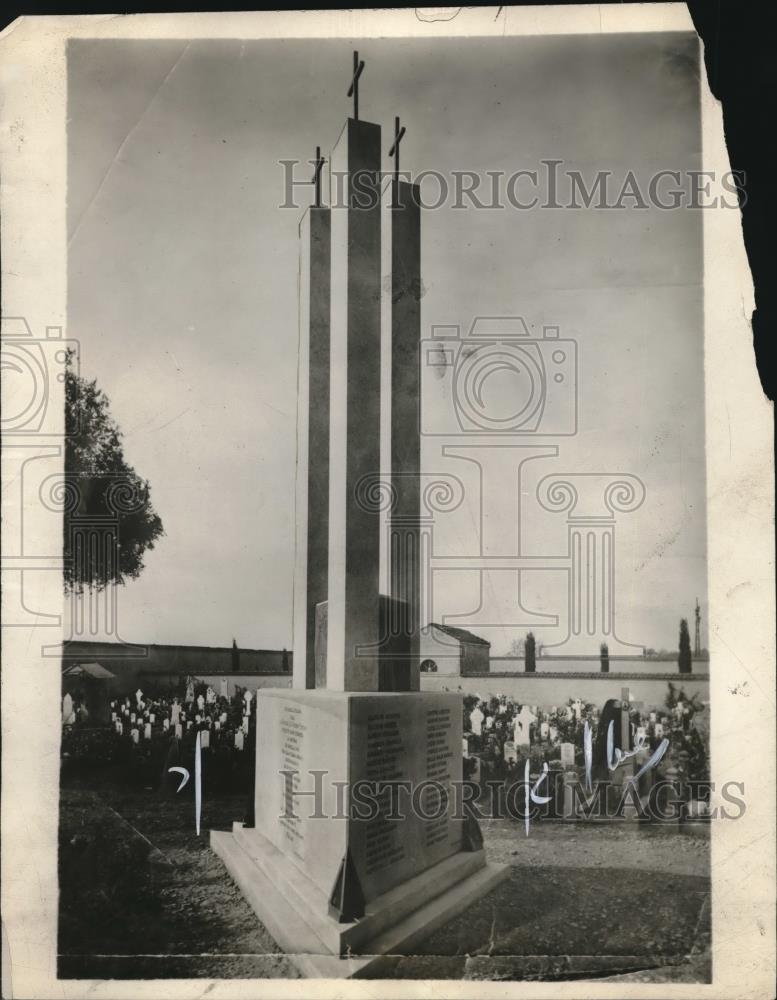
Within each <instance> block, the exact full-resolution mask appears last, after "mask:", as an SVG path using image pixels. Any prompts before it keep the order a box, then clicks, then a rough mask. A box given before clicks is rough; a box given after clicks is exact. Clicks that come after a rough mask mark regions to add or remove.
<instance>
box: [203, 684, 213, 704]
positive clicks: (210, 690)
mask: <svg viewBox="0 0 777 1000" xmlns="http://www.w3.org/2000/svg"><path fill="white" fill-rule="evenodd" d="M215 700H216V692H215V691H214V690H213V688H212V687H211V686H210V684H209V685H208V689H207V691H206V692H205V701H206V703H207V704H208V705H212V704H213V702H214V701H215Z"/></svg>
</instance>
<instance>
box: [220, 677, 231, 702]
mask: <svg viewBox="0 0 777 1000" xmlns="http://www.w3.org/2000/svg"><path fill="white" fill-rule="evenodd" d="M219 693H220V695H221V697H222V698H228V697H229V684H228V682H227V679H226V677H222V678H221V680H220V681H219Z"/></svg>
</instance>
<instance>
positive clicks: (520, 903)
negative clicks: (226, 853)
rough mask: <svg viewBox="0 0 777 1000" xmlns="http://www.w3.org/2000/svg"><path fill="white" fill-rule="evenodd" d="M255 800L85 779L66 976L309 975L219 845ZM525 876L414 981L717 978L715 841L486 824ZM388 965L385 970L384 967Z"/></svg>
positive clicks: (63, 954)
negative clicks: (217, 838)
mask: <svg viewBox="0 0 777 1000" xmlns="http://www.w3.org/2000/svg"><path fill="white" fill-rule="evenodd" d="M245 808H246V801H245V797H243V796H237V795H232V796H211V797H207V798H206V799H205V801H204V802H203V812H202V829H201V833H200V835H199V836H197V834H196V832H195V828H194V805H193V801H192V799H191V798H188V797H185V795H184V794H182V795H181V796H179V797H173V798H166V799H162V798H160V797H159V795H157V794H156V793H155V792H154V791H152V790H151V789H144V788H136V789H126V788H121V787H118V786H117V785H116V784H115V783H113V782H112V781H111V780H110V776H109V775H106V774H105V773H100V774H90V775H88V776H87V775H83V774H82V775H79V776H78V777H73V776H71V777H69V778H68V779H67V781H66V782H65V783H64V784H63V788H62V795H61V824H60V885H61V894H60V941H59V951H60V966H59V969H60V973H59V974H60V976H62V977H64V978H72V977H78V978H82V977H83V978H122V979H124V978H130V979H132V978H179V977H186V978H195V977H208V978H211V977H212V978H253V977H256V978H268V977H296V976H297V973H296V971H295V969H294V967H293V966H292V964H291V962H290V961H289V960H288V959H287V958H286V957H285V956H284V955H283V953H282V952H281V951H280V950H279V948H278V947H277V945H276V944H275V942H274V941H273V940H272V938H271V937H270V936H269V934H267V932H266V931H265V930H264V928H263V927H262V926H261V924H259V922H258V920H257V918H256V917H255V915H254V913H253V911H252V910H251V909H250V907H249V906H248V904H247V903H246V902H245V900H244V899H243V897H242V895H241V894H240V892H239V890H238V889H237V887H236V886H235V884H234V883H233V882H232V880H231V878H230V877H229V875H228V874H227V872H226V870H225V868H224V867H223V865H222V863H221V861H220V860H219V859H218V858H217V857H216V856H215V855H214V854H213V853H212V852H211V851H210V849H209V847H208V833H209V830H210V829H212V828H213V829H225V830H226V829H230V828H231V824H232V821H233V820H235V819H242V818H243V816H244V814H245ZM483 833H484V839H485V844H486V849H487V851H488V854H489V858H490V859H491V860H493V861H499V862H505V863H508V864H510V865H511V867H512V872H511V877H510V879H508V880H507V881H505V882H503V883H502V884H501V885H500V886H498V887H497V888H496V889H495V890H494V891H493V892H491V893H490V894H489V895H488V896H487V897H485V898H484V899H483V900H481V901H479V902H478V903H477V904H476V905H475V906H473V907H471V908H470V909H469V910H468V911H467V912H466V913H465V914H463V915H462V916H461V917H459V918H457V919H455V920H453V921H451V922H450V923H449V924H448V925H446V926H445V927H444V928H442V929H441V930H439V931H437V932H436V933H434V934H433V935H432V936H431V937H430V938H429V939H428V940H427V941H426V942H425V944H424V945H423V946H422V947H420V948H419V949H418V951H417V953H416V954H415V955H413V956H410V957H407V958H397V959H396V960H395V965H394V968H393V972H392V974H393V975H394V976H395V977H399V978H414V979H417V978H456V979H460V978H465V979H577V978H602V977H607V976H614V975H617V976H618V981H625V980H626V979H630V980H634V979H639V980H643V981H666V980H668V979H672V980H682V981H696V982H699V981H706V980H708V978H709V961H708V945H709V840H708V838H707V837H706V836H705V835H704V832H703V831H702V833H701V835H699V834H698V833H697V834H696V835H691V834H689V833H678V832H677V831H676V830H674V831H671V830H667V829H660V828H659V829H656V828H645V827H644V826H641V825H637V824H621V825H615V824H607V825H595V824H592V823H585V824H578V825H572V824H550V823H535V824H534V825H533V826H532V827H531V830H530V833H529V836H528V837H527V836H526V834H525V831H524V828H523V826H522V825H521V824H518V823H515V822H513V821H510V820H490V821H486V822H484V823H483ZM384 974H385V973H384Z"/></svg>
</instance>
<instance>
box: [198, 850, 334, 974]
mask: <svg viewBox="0 0 777 1000" xmlns="http://www.w3.org/2000/svg"><path fill="white" fill-rule="evenodd" d="M210 846H211V848H212V849H213V850H214V851H215V852H216V854H218V856H219V857H220V858H221V860H222V861H223V862H224V865H225V867H226V869H227V871H228V872H229V874H230V875H231V876H232V878H233V879H234V880H235V882H236V883H237V885H238V887H239V888H240V891H241V892H242V893H243V895H244V896H245V898H246V900H247V901H248V903H249V905H250V906H251V908H252V909H253V910H254V912H255V913H257V914H259V916H260V919H261V921H262V923H263V924H264V926H265V927H266V928H267V930H268V931H269V933H270V934H271V935H272V937H273V938H274V939H275V940H276V941H277V942H278V944H279V945H280V946H281V948H283V950H284V951H287V952H288V951H289V950H290V949H289V945H291V941H290V939H289V937H288V935H289V933H290V932H291V931H292V929H293V934H294V946H293V949H292V950H294V949H299V950H301V951H303V952H306V953H309V954H317V953H319V952H321V953H326V950H327V949H326V947H325V945H324V943H323V942H322V941H321V940H320V939H319V938H317V937H316V935H315V933H314V932H313V930H312V929H311V928H310V927H309V925H308V924H307V923H306V922H305V921H304V920H300V919H299V916H298V914H297V913H296V911H294V910H293V909H292V908H291V906H290V905H289V903H288V901H287V899H286V897H285V896H284V895H283V893H282V891H280V890H279V889H276V887H275V886H274V885H273V883H272V881H271V880H270V879H269V878H267V877H266V876H264V875H263V873H262V877H257V876H258V870H257V867H256V864H255V863H254V861H253V860H252V859H251V858H250V857H249V856H248V855H247V854H246V852H245V851H244V849H243V847H242V846H241V845H240V844H238V842H237V840H236V839H235V837H234V836H233V834H231V833H227V832H226V831H224V830H211V833H210ZM290 957H291V956H290ZM292 961H293V958H292ZM295 964H296V963H295Z"/></svg>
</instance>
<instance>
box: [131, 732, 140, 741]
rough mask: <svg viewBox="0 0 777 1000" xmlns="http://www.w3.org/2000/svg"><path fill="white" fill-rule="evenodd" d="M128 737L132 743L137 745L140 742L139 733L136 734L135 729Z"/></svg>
mask: <svg viewBox="0 0 777 1000" xmlns="http://www.w3.org/2000/svg"><path fill="white" fill-rule="evenodd" d="M130 736H131V737H132V742H133V743H138V742H139V741H140V733H139V732H138V730H137V729H131V730H130Z"/></svg>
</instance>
